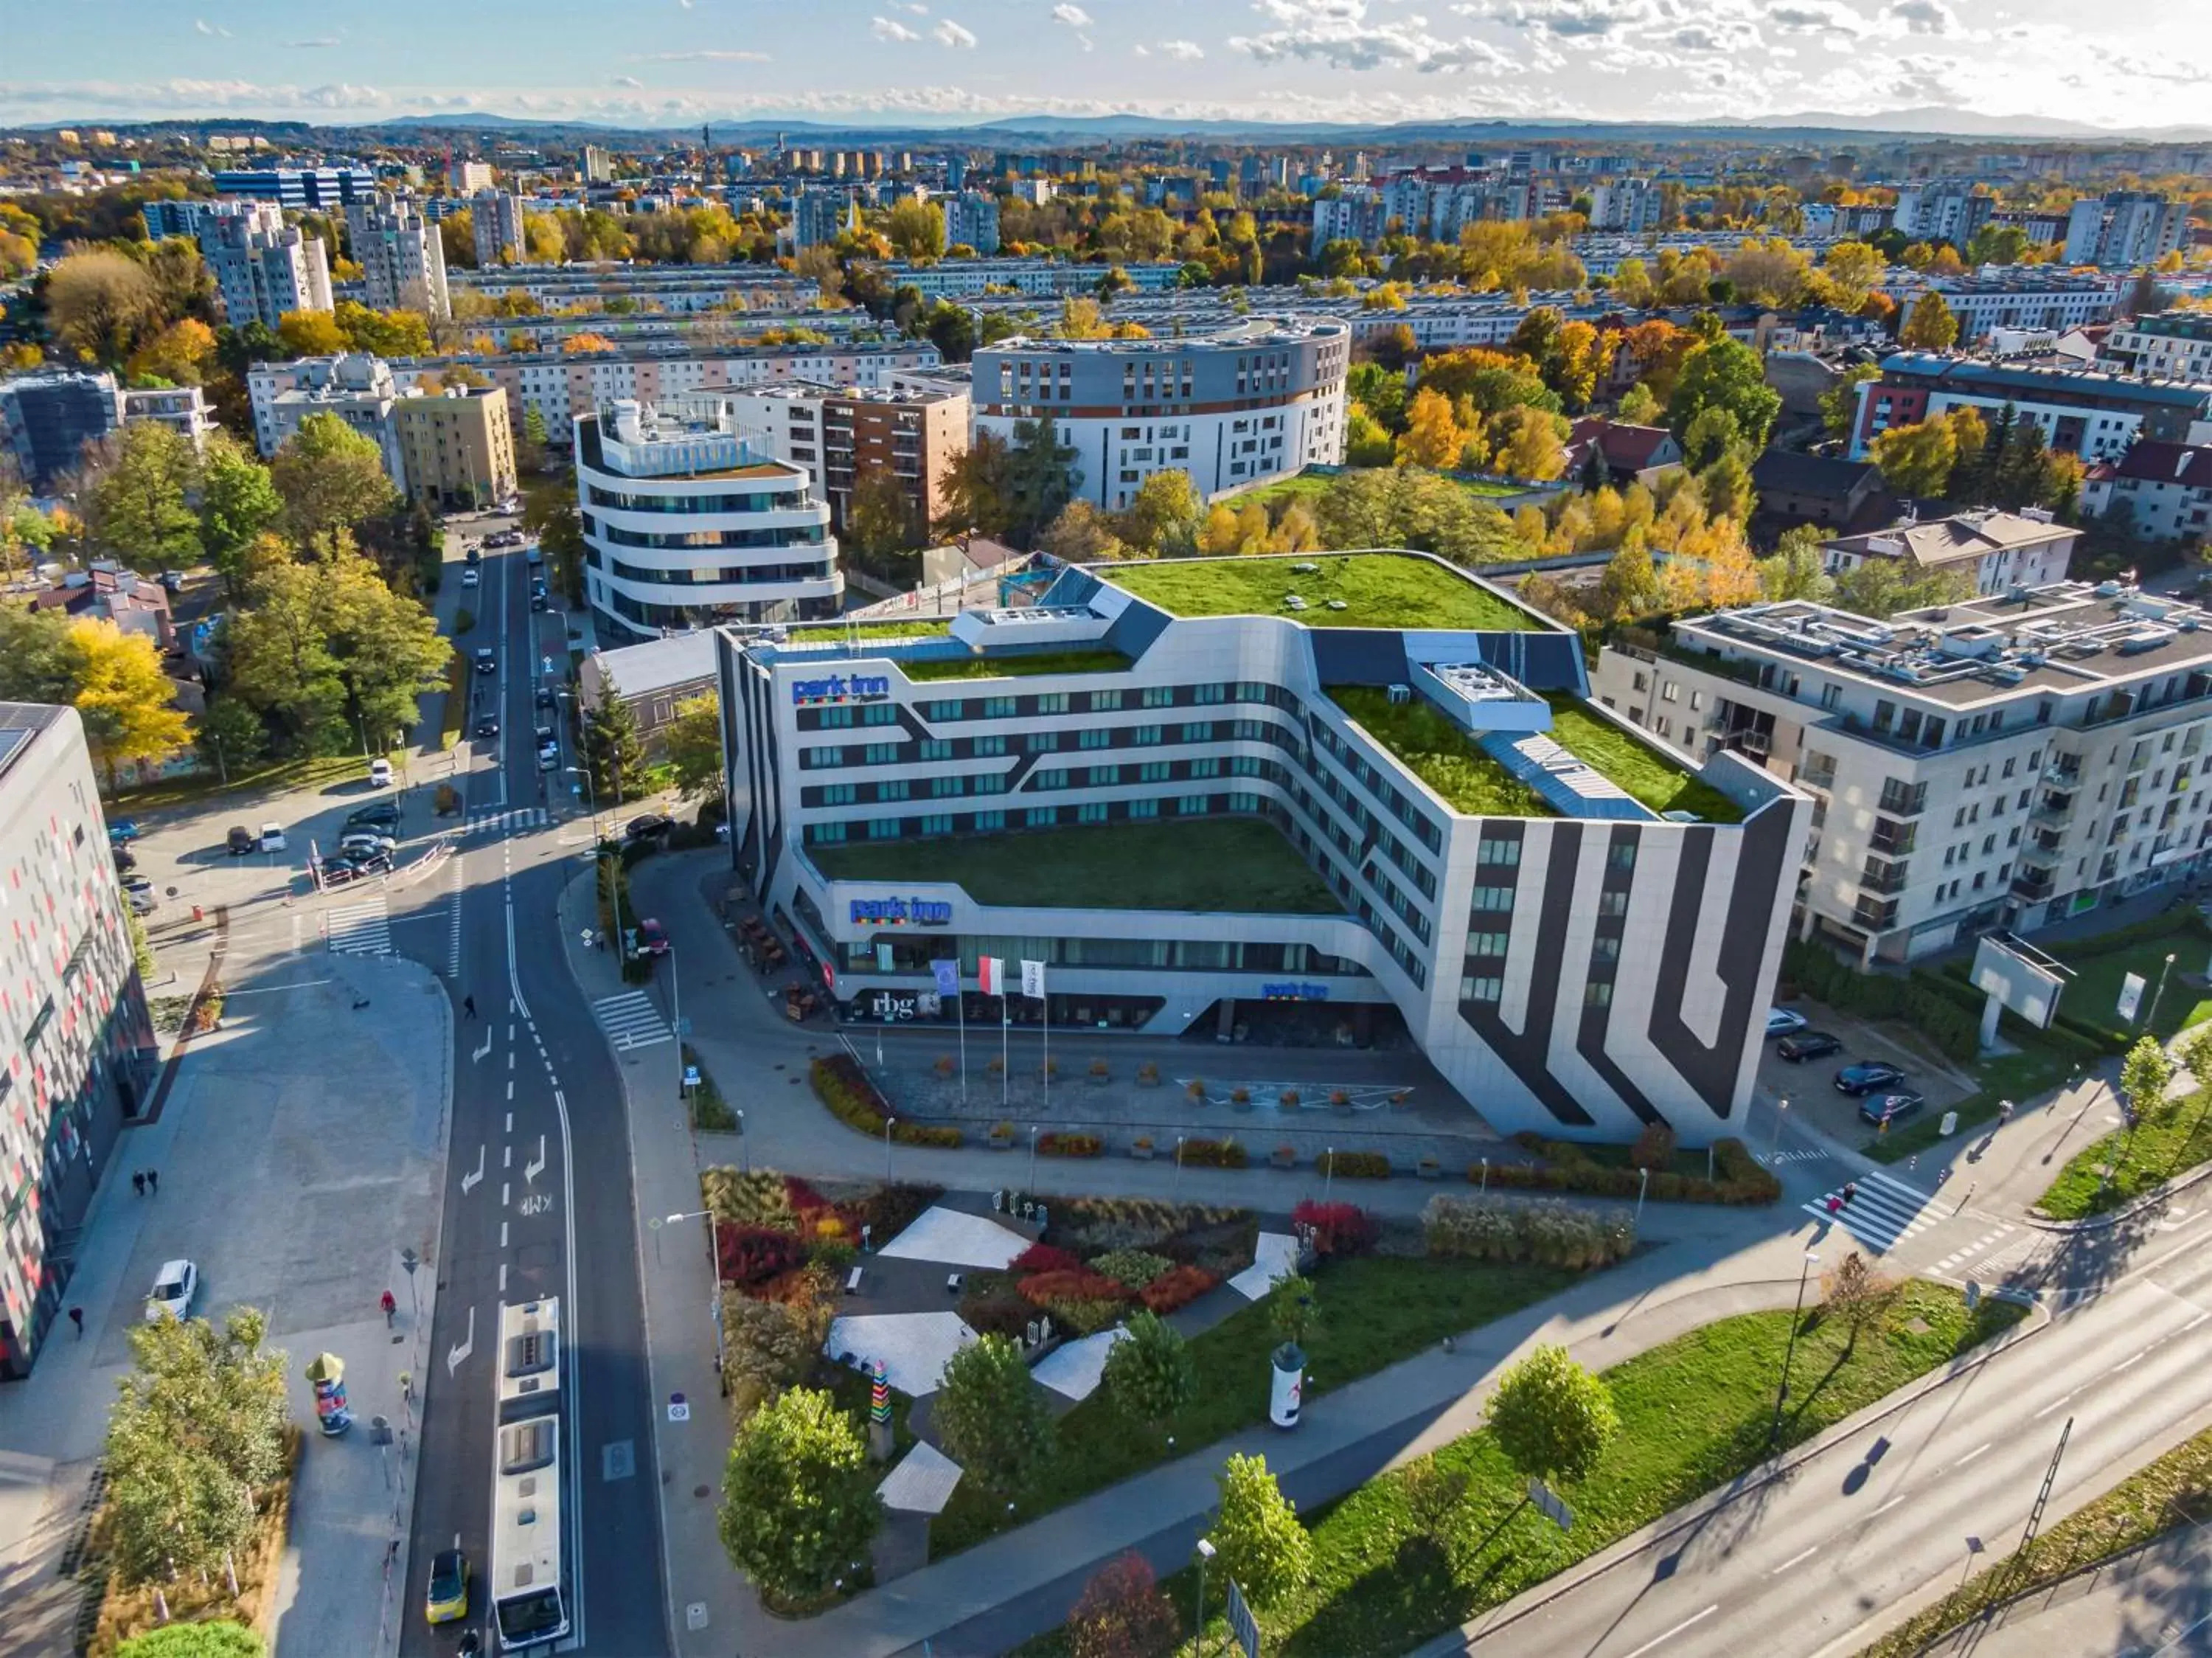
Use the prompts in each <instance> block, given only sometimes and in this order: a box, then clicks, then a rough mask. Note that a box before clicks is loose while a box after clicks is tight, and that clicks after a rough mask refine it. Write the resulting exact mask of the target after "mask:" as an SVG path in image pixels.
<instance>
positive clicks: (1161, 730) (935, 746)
mask: <svg viewBox="0 0 2212 1658" xmlns="http://www.w3.org/2000/svg"><path fill="white" fill-rule="evenodd" d="M1068 735H1073V736H1074V737H1075V739H1076V741H1075V742H1074V743H1073V744H1072V745H1067V744H1063V743H1062V741H1061V739H1062V738H1063V737H1066V736H1068ZM1117 736H1118V737H1121V739H1123V741H1120V742H1116V741H1115V738H1116V737H1117ZM1274 736H1275V734H1274V731H1273V728H1271V727H1269V726H1268V725H1267V724H1266V723H1265V722H1261V721H1259V720H1226V721H1224V720H1193V721H1186V722H1183V723H1182V724H1181V725H1178V726H1174V727H1170V726H1164V725H1129V726H1118V727H1116V726H1100V725H1094V726H1091V727H1088V728H1085V729H1084V730H1081V731H1078V732H1074V733H1072V734H1071V733H1068V732H1063V731H1032V732H1030V733H1029V734H1028V735H1025V736H1024V737H1023V739H1022V740H1021V746H1020V748H1019V750H1018V752H1019V753H1024V754H1055V753H1060V752H1061V750H1062V749H1063V747H1073V748H1074V749H1076V750H1078V751H1081V750H1084V749H1112V748H1156V747H1161V746H1163V745H1165V744H1169V743H1207V742H1221V741H1230V742H1269V741H1273V740H1274ZM969 741H971V742H973V743H974V744H975V745H976V747H974V748H972V749H971V750H970V751H969V754H968V755H967V756H966V757H965V758H969V759H988V758H991V757H993V756H995V755H1002V754H1005V753H1007V752H1008V751H1007V748H1006V741H1007V740H1006V738H1003V737H994V738H984V737H975V738H972V739H969ZM986 744H996V745H997V747H985V746H984V745H986ZM952 746H953V740H952V739H951V738H947V737H924V738H922V739H921V740H920V741H905V740H904V739H902V740H901V741H896V742H872V743H862V744H859V745H857V746H856V745H854V744H849V743H837V744H817V745H815V746H812V747H806V748H802V749H800V750H799V770H801V771H834V770H836V769H838V768H840V767H843V766H848V765H915V764H917V763H920V762H922V761H927V760H949V759H957V758H962V757H961V756H957V755H955V754H954V753H952V752H951V750H952ZM856 753H857V755H858V758H857V759H856V758H855V754H856ZM958 776H959V774H955V776H954V777H953V779H952V780H953V781H955V782H957V781H958ZM951 792H953V793H955V794H957V793H958V792H959V791H958V790H957V789H954V790H952V791H951Z"/></svg>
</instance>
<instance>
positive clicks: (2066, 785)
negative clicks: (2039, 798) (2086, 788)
mask: <svg viewBox="0 0 2212 1658" xmlns="http://www.w3.org/2000/svg"><path fill="white" fill-rule="evenodd" d="M2043 781H2044V782H2045V783H2049V784H2050V785H2051V787H2052V788H2053V789H2079V788H2080V787H2081V762H2080V761H2079V760H2077V759H2074V758H2073V757H2072V756H2070V755H2069V757H2067V758H2066V759H2063V760H2053V761H2051V764H2050V765H2046V766H2045V767H2044V768H2043Z"/></svg>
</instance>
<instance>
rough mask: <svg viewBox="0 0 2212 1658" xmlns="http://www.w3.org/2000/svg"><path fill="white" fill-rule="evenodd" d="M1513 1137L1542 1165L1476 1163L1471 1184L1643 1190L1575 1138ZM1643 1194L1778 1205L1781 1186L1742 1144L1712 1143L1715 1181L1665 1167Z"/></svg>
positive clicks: (1633, 1174) (1601, 1194) (1634, 1177)
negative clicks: (1595, 1158)
mask: <svg viewBox="0 0 2212 1658" xmlns="http://www.w3.org/2000/svg"><path fill="white" fill-rule="evenodd" d="M1513 1139H1514V1143H1515V1144H1516V1145H1518V1146H1520V1147H1521V1148H1522V1150H1524V1151H1531V1152H1534V1154H1535V1155H1537V1156H1538V1157H1539V1158H1540V1159H1541V1160H1542V1161H1539V1162H1535V1163H1492V1164H1491V1165H1490V1166H1489V1167H1488V1169H1487V1171H1486V1170H1485V1169H1484V1167H1483V1166H1482V1165H1481V1164H1480V1163H1477V1164H1473V1165H1470V1166H1469V1167H1468V1171H1467V1178H1468V1182H1469V1183H1470V1184H1474V1183H1476V1182H1486V1184H1488V1185H1490V1186H1498V1187H1501V1188H1503V1189H1504V1190H1507V1191H1516V1192H1583V1193H1584V1194H1586V1195H1588V1196H1589V1197H1594V1198H1633V1197H1635V1196H1636V1195H1637V1193H1638V1189H1639V1187H1643V1176H1642V1175H1641V1174H1639V1173H1638V1172H1637V1171H1636V1170H1635V1169H1633V1168H1628V1167H1620V1166H1617V1165H1614V1164H1611V1163H1601V1162H1598V1161H1595V1160H1594V1159H1593V1158H1592V1157H1591V1156H1590V1155H1589V1152H1588V1151H1587V1150H1586V1149H1584V1148H1583V1147H1582V1146H1581V1145H1578V1144H1577V1143H1575V1142H1574V1141H1572V1140H1547V1139H1545V1138H1544V1137H1542V1136H1541V1135H1537V1134H1530V1133H1527V1132H1523V1133H1520V1134H1516V1135H1515V1136H1514V1137H1513ZM1643 1190H1644V1196H1646V1197H1648V1198H1654V1199H1656V1200H1657V1201H1659V1202H1662V1203H1688V1204H1732V1205H1742V1206H1748V1205H1750V1204H1771V1203H1775V1202H1778V1201H1779V1200H1780V1198H1781V1196H1782V1182H1781V1181H1780V1180H1778V1179H1776V1178H1775V1177H1774V1176H1773V1175H1772V1174H1771V1173H1769V1172H1768V1171H1767V1170H1766V1169H1765V1168H1763V1167H1760V1166H1759V1163H1757V1162H1756V1161H1753V1158H1752V1155H1751V1153H1750V1151H1749V1150H1748V1149H1746V1147H1745V1145H1744V1143H1743V1142H1742V1141H1741V1140H1734V1139H1730V1140H1716V1141H1715V1142H1713V1179H1710V1180H1708V1179H1705V1176H1704V1175H1702V1174H1678V1173H1674V1171H1673V1170H1671V1169H1661V1170H1659V1171H1658V1172H1657V1173H1654V1174H1653V1175H1652V1176H1651V1182H1650V1186H1649V1187H1644V1188H1643Z"/></svg>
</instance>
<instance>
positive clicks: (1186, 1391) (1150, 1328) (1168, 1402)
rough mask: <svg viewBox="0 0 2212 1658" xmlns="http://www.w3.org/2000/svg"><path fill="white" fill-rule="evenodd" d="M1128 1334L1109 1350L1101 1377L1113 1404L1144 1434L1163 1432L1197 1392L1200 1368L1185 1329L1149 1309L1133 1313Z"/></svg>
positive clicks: (1128, 1325) (1131, 1424)
mask: <svg viewBox="0 0 2212 1658" xmlns="http://www.w3.org/2000/svg"><path fill="white" fill-rule="evenodd" d="M1126 1328H1127V1332H1128V1333H1127V1335H1126V1336H1124V1337H1123V1338H1122V1339H1121V1340H1120V1341H1117V1342H1115V1344H1114V1345H1113V1346H1112V1347H1111V1348H1109V1349H1108V1350H1107V1354H1106V1368H1105V1372H1104V1375H1103V1381H1104V1382H1105V1386H1106V1397H1107V1398H1108V1399H1110V1400H1111V1401H1112V1402H1113V1405H1114V1408H1115V1409H1116V1410H1117V1411H1121V1414H1122V1415H1123V1416H1124V1417H1127V1418H1128V1420H1129V1424H1130V1426H1131V1427H1133V1428H1134V1429H1138V1430H1139V1431H1140V1432H1152V1433H1164V1432H1165V1431H1166V1429H1167V1426H1168V1424H1169V1423H1170V1422H1171V1421H1172V1420H1173V1419H1174V1417H1175V1415H1176V1412H1177V1411H1181V1410H1182V1408H1183V1406H1185V1405H1188V1404H1189V1403H1190V1402H1191V1400H1192V1399H1194V1398H1196V1397H1197V1394H1198V1366H1197V1364H1196V1362H1194V1360H1193V1359H1192V1358H1191V1356H1190V1348H1189V1345H1188V1344H1187V1343H1186V1342H1185V1341H1184V1340H1183V1338H1182V1332H1181V1331H1179V1330H1177V1329H1176V1327H1175V1326H1173V1325H1171V1324H1170V1323H1168V1321H1167V1320H1164V1319H1163V1318H1161V1317H1159V1316H1158V1314H1153V1313H1151V1312H1139V1313H1134V1314H1131V1315H1130V1317H1129V1321H1128V1324H1127V1326H1126Z"/></svg>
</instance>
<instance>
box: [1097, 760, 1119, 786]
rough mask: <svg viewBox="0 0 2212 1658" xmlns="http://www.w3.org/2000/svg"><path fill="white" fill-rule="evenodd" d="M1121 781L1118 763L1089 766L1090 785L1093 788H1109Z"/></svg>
mask: <svg viewBox="0 0 2212 1658" xmlns="http://www.w3.org/2000/svg"><path fill="white" fill-rule="evenodd" d="M1119 782H1121V767H1120V766H1118V765H1094V766H1092V767H1091V787H1092V788H1093V789H1109V788H1111V787H1112V786H1113V785H1114V784H1115V783H1119Z"/></svg>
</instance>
